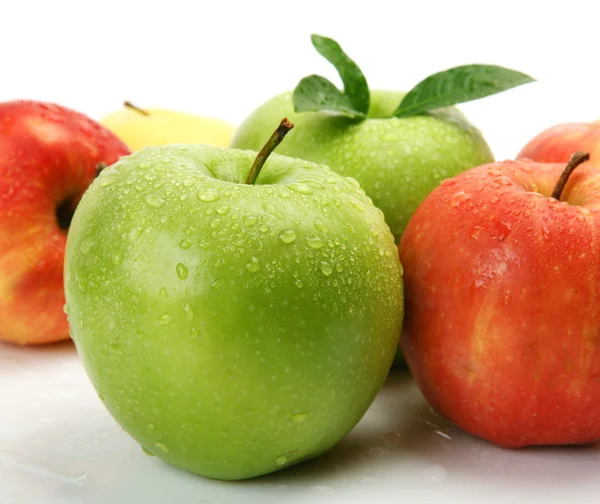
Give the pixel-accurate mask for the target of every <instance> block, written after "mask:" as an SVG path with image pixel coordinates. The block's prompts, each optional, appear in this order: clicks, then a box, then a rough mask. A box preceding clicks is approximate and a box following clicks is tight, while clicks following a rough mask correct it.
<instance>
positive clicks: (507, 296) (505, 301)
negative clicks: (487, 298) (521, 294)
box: [504, 292, 511, 305]
mask: <svg viewBox="0 0 600 504" xmlns="http://www.w3.org/2000/svg"><path fill="white" fill-rule="evenodd" d="M510 299H511V296H510V292H507V293H506V296H504V304H505V305H507V304H508V303H510Z"/></svg>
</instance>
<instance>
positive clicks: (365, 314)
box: [65, 145, 403, 479]
mask: <svg viewBox="0 0 600 504" xmlns="http://www.w3.org/2000/svg"><path fill="white" fill-rule="evenodd" d="M266 155H268V153H267V154H266ZM255 156H256V153H254V152H249V151H242V150H235V149H226V148H219V147H214V146H201V145H176V146H165V147H151V148H146V149H143V150H141V151H139V152H137V153H135V154H133V155H131V156H128V157H124V158H122V159H121V160H120V161H119V162H117V163H116V164H114V165H113V166H111V167H109V168H108V169H106V170H104V171H103V173H102V174H101V175H100V176H99V177H98V179H97V180H96V181H95V182H94V183H93V184H92V185H91V186H90V188H89V190H88V191H87V192H86V193H85V195H84V196H83V198H82V200H81V202H80V204H79V205H78V207H77V210H76V212H75V215H74V217H73V221H72V226H71V231H70V232H69V237H68V243H67V252H66V262H65V290H66V298H67V311H68V316H69V322H70V327H71V331H72V336H73V339H74V341H75V343H76V345H77V349H78V352H79V354H80V355H81V357H82V360H83V363H84V366H85V369H86V371H87V373H88V375H89V378H90V380H91V382H92V383H93V385H94V387H95V388H96V390H97V392H98V394H99V396H100V398H101V399H102V400H103V401H104V404H105V405H106V407H107V409H108V410H109V412H110V413H111V414H112V415H113V417H114V418H115V419H116V421H117V422H118V423H119V424H120V425H121V426H122V427H123V429H124V430H125V431H126V432H127V433H129V434H130V435H131V436H132V437H133V438H134V439H135V440H136V441H137V442H138V443H140V445H141V446H142V447H144V449H145V450H146V451H147V452H149V453H152V454H154V455H157V456H158V457H160V458H162V459H163V460H165V461H166V462H168V463H170V464H173V465H175V466H177V467H180V468H184V469H187V470H189V471H192V472H195V473H199V474H202V475H204V476H208V477H212V478H218V479H242V478H249V477H253V476H257V475H261V474H265V473H269V472H271V471H275V470H278V469H281V468H284V467H286V466H289V465H291V464H295V463H297V462H299V461H301V460H304V459H307V458H311V457H315V456H317V455H319V454H321V453H323V452H324V451H326V450H328V449H329V448H331V447H332V446H334V445H335V444H336V443H337V442H338V441H340V439H341V438H342V437H343V436H344V435H345V434H346V433H347V432H349V431H350V429H352V427H353V426H354V425H355V424H356V423H357V422H358V421H359V419H360V418H361V417H362V416H363V414H364V413H365V411H366V410H367V408H368V406H369V405H370V404H371V402H372V400H373V399H374V397H375V395H376V393H377V391H378V390H379V388H380V387H381V385H382V383H383V381H384V379H385V377H386V375H387V373H388V370H389V368H390V366H391V364H392V360H393V357H394V353H395V350H396V344H397V340H398V337H399V334H400V330H401V324H402V315H403V293H402V289H403V284H402V267H401V265H400V262H399V259H398V253H397V248H396V246H395V243H394V239H393V236H392V234H391V233H390V231H389V228H388V227H387V225H386V224H385V221H384V218H383V214H382V213H381V211H380V210H378V209H377V208H375V206H374V205H373V204H372V202H371V200H370V199H369V198H368V197H367V196H366V195H365V193H364V191H363V190H362V189H361V188H360V186H359V184H358V183H357V182H356V181H355V180H354V179H351V178H344V177H342V176H341V175H339V174H336V173H334V172H332V171H331V170H330V169H329V168H327V167H326V166H319V165H316V164H313V163H311V162H307V161H303V160H299V159H292V158H289V157H286V156H279V155H276V154H273V155H272V156H271V158H270V159H269V160H268V161H267V162H266V164H265V165H264V169H263V170H262V171H261V172H260V175H259V176H258V179H257V180H256V174H257V171H256V170H255V167H256V166H258V167H259V168H260V166H259V165H260V163H259V160H261V162H262V161H264V158H265V157H266V156H265V155H264V151H263V152H262V153H261V155H259V156H258V158H257V161H254V164H253V160H254V157H255ZM261 156H262V158H261ZM251 165H252V166H253V170H252V172H253V173H254V178H253V177H251V176H250V177H248V178H249V179H253V180H256V183H255V184H252V183H244V180H246V176H247V175H248V173H249V171H250V167H251ZM253 180H249V182H252V181H253Z"/></svg>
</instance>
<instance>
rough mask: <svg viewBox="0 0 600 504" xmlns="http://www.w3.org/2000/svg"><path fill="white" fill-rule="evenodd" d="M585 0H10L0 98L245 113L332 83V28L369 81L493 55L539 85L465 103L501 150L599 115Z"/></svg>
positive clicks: (0, 34)
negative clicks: (321, 49) (323, 42)
mask: <svg viewBox="0 0 600 504" xmlns="http://www.w3.org/2000/svg"><path fill="white" fill-rule="evenodd" d="M598 10H600V8H599V7H598V5H597V2H596V1H595V0H589V1H586V2H584V1H576V0H570V1H551V0H549V1H541V0H536V1H529V0H521V1H514V0H503V1H501V2H492V1H486V0H481V1H460V0H452V1H425V0H413V1H400V0H398V1H387V2H386V1H381V0H368V1H361V2H359V1H358V0H353V1H344V2H333V1H326V0H300V1H298V0H296V1H294V0H291V1H290V0H280V1H279V2H273V1H272V2H267V1H256V0H254V1H240V2H233V1H226V0H220V1H219V0H211V1H204V0H199V1H194V2H192V1H188V2H183V1H177V0H167V1H154V2H152V1H145V2H141V1H124V0H122V1H113V0H103V1H101V2H89V1H71V2H66V1H58V0H52V1H43V0H40V1H37V2H34V1H28V0H20V1H5V2H2V5H1V6H0V19H2V29H1V30H0V47H1V48H2V73H1V75H2V81H1V82H2V84H1V85H0V99H4V100H8V99H15V98H30V99H39V100H49V101H55V102H58V103H60V104H63V105H66V106H70V107H72V108H75V109H78V110H80V111H82V112H85V113H87V114H89V115H91V116H92V117H94V118H96V119H100V118H102V117H103V116H104V115H105V114H108V113H110V112H112V111H114V110H115V109H117V108H119V107H120V105H121V103H122V101H123V100H124V99H129V100H131V101H133V102H134V103H136V104H138V105H139V106H141V107H152V106H160V107H166V108H173V109H179V110H183V111H188V112H194V113H198V114H203V115H212V116H216V117H221V118H223V119H227V120H229V121H232V122H234V123H239V122H240V121H241V120H242V119H243V118H244V117H245V116H246V115H247V114H248V113H249V112H250V111H251V110H252V109H253V108H255V107H256V106H257V105H259V104H260V103H262V102H263V101H265V100H266V99H268V98H269V97H271V96H273V95H274V94H277V93H279V92H281V91H284V90H287V89H292V88H293V87H294V86H295V84H296V83H297V82H298V80H299V79H300V78H302V77H304V76H305V75H308V74H311V73H320V74H322V75H325V76H327V77H329V78H331V79H332V80H334V82H338V80H337V76H336V74H335V70H334V69H333V68H332V67H330V66H329V64H328V63H327V62H326V61H325V60H324V59H323V58H322V57H321V56H319V55H318V54H317V52H316V51H315V50H314V49H313V47H312V45H311V43H310V34H311V33H318V34H321V35H325V36H330V37H333V38H335V39H336V40H337V41H338V42H339V43H340V44H341V45H342V47H343V48H344V49H345V50H346V52H347V53H348V54H349V55H350V56H351V57H352V58H353V59H354V60H355V61H356V62H357V63H358V64H359V66H360V67H361V68H362V70H363V72H364V73H365V75H366V77H367V79H368V81H369V83H370V85H371V87H374V88H390V89H409V88H410V87H412V86H413V85H414V84H416V83H417V82H418V81H419V80H421V79H423V78H424V77H426V76H427V75H429V74H431V73H433V72H436V71H440V70H442V69H445V68H449V67H451V66H455V65H459V64H468V63H490V64H498V65H503V66H507V67H512V68H515V69H518V70H520V71H523V72H526V73H528V74H530V75H532V76H533V77H535V78H536V79H538V81H539V82H538V83H535V84H530V85H527V86H524V87H523V88H519V89H515V90H511V91H507V92H505V93H503V94H501V95H497V96H495V97H490V98H485V99H482V100H479V101H476V102H473V103H470V104H466V105H464V106H462V109H463V111H464V112H465V113H467V115H468V116H469V118H470V119H471V120H472V121H473V122H474V123H475V124H476V125H477V126H478V127H479V128H480V129H481V130H482V131H483V133H484V135H485V136H486V137H487V139H488V142H489V143H490V145H491V147H492V149H493V151H494V153H495V154H496V156H497V157H498V158H501V159H503V158H510V157H514V156H515V155H516V154H517V152H518V151H519V150H520V148H521V147H522V146H523V145H524V144H525V143H526V142H527V141H528V140H529V139H530V138H531V137H532V136H533V135H535V134H536V133H538V132H539V131H540V130H542V129H544V128H546V127H548V126H550V125H552V124H555V123H557V122H563V121H578V120H595V119H597V118H600V101H599V100H598V85H599V82H600V72H599V70H598V69H599V66H600V60H599V58H598V47H599V43H598V30H599V22H598V19H599V17H598V15H597V11H598Z"/></svg>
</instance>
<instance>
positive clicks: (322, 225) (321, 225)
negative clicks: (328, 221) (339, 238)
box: [313, 219, 327, 233]
mask: <svg viewBox="0 0 600 504" xmlns="http://www.w3.org/2000/svg"><path fill="white" fill-rule="evenodd" d="M313 225H314V226H315V229H317V230H319V231H321V232H322V233H326V232H327V226H326V225H325V223H324V222H323V221H322V220H321V219H315V222H314V223H313Z"/></svg>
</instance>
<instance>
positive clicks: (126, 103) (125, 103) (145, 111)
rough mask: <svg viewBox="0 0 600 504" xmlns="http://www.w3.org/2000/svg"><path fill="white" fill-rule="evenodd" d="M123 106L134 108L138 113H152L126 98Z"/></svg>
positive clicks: (147, 114)
mask: <svg viewBox="0 0 600 504" xmlns="http://www.w3.org/2000/svg"><path fill="white" fill-rule="evenodd" d="M123 106H124V107H127V108H129V109H131V110H133V111H135V112H137V113H138V114H142V115H145V116H149V115H150V112H148V111H147V110H144V109H143V108H140V107H137V106H135V105H134V104H133V103H131V102H130V101H127V100H125V101H124V102H123Z"/></svg>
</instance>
